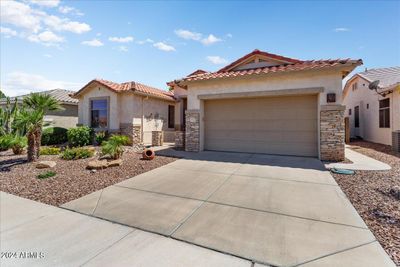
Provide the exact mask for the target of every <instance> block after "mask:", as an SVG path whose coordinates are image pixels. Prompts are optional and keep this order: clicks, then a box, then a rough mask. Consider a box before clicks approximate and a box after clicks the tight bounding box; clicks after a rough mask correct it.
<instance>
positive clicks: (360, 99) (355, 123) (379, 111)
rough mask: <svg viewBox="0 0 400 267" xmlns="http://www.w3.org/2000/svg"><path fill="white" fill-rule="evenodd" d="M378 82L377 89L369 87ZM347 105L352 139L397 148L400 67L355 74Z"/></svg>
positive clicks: (345, 97) (346, 89)
mask: <svg viewBox="0 0 400 267" xmlns="http://www.w3.org/2000/svg"><path fill="white" fill-rule="evenodd" d="M374 81H379V82H377V83H378V84H377V88H376V90H375V89H370V88H369V86H370V84H371V83H372V82H374ZM343 104H344V105H345V106H346V117H349V126H350V136H351V137H353V138H356V137H360V138H362V139H364V140H367V141H371V142H375V143H380V144H385V145H393V143H392V142H395V141H396V139H395V138H396V136H397V135H400V133H397V132H399V131H400V67H391V68H378V69H369V70H365V71H364V72H360V73H357V74H355V75H354V76H352V77H351V78H350V79H349V80H348V81H347V82H346V85H345V87H344V90H343ZM397 138H399V137H397ZM395 143H396V142H395ZM397 149H399V148H397Z"/></svg>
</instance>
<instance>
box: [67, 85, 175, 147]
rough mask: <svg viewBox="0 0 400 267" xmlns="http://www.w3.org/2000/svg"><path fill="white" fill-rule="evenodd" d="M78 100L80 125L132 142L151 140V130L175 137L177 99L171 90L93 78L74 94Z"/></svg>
mask: <svg viewBox="0 0 400 267" xmlns="http://www.w3.org/2000/svg"><path fill="white" fill-rule="evenodd" d="M72 97H74V98H76V99H78V100H79V105H78V111H79V112H78V114H79V122H78V123H79V124H80V125H87V126H90V127H93V128H94V129H95V130H97V131H108V132H118V133H121V134H124V135H127V136H129V137H130V138H131V140H132V142H133V143H145V144H151V143H152V132H156V131H157V132H163V133H164V141H166V142H168V141H173V140H174V109H175V99H174V96H173V94H172V93H171V92H168V91H164V90H160V89H157V88H154V87H150V86H147V85H144V84H141V83H138V82H124V83H115V82H111V81H106V80H102V79H94V80H92V81H90V82H89V83H88V84H86V85H85V86H84V87H83V88H82V89H80V90H79V91H77V92H76V93H74V94H73V95H72Z"/></svg>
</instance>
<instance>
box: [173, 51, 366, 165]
mask: <svg viewBox="0 0 400 267" xmlns="http://www.w3.org/2000/svg"><path fill="white" fill-rule="evenodd" d="M361 64H362V60H351V59H336V60H306V61H304V60H299V59H293V58H288V57H284V56H279V55H275V54H271V53H267V52H262V51H259V50H254V51H253V52H251V53H249V54H247V55H245V56H243V57H241V58H239V59H238V60H236V61H234V62H233V63H231V64H229V65H228V66H226V67H224V68H222V69H220V70H218V71H216V72H206V71H202V70H198V71H196V72H195V73H192V74H190V75H188V76H187V77H184V78H181V79H177V80H175V81H172V82H169V83H168V85H169V86H170V87H171V88H173V90H174V95H175V98H176V99H177V104H176V108H175V129H176V136H175V142H176V146H179V147H184V149H185V150H186V151H202V150H217V151H234V152H254V153H268V154H278V155H295V156H310V157H317V158H320V159H321V160H343V159H344V134H345V133H344V112H345V106H344V105H343V102H342V79H343V78H344V77H346V76H347V75H348V74H349V73H350V72H351V71H352V70H353V69H354V68H355V67H357V66H359V65H361Z"/></svg>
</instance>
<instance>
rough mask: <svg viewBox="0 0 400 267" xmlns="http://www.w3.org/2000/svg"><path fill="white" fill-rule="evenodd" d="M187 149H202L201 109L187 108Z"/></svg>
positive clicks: (197, 150) (194, 150)
mask: <svg viewBox="0 0 400 267" xmlns="http://www.w3.org/2000/svg"><path fill="white" fill-rule="evenodd" d="M185 150H186V151H191V152H199V150H200V110H186V134H185Z"/></svg>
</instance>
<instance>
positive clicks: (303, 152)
mask: <svg viewBox="0 0 400 267" xmlns="http://www.w3.org/2000/svg"><path fill="white" fill-rule="evenodd" d="M317 134H318V133H317V96H285V97H265V98H240V99H223V100H206V101H205V103H204V142H205V146H204V148H205V149H206V150H219V151H236V152H253V153H267V154H280V155H297V156H312V157H316V156H317V155H318V149H317V142H318V139H317Z"/></svg>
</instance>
